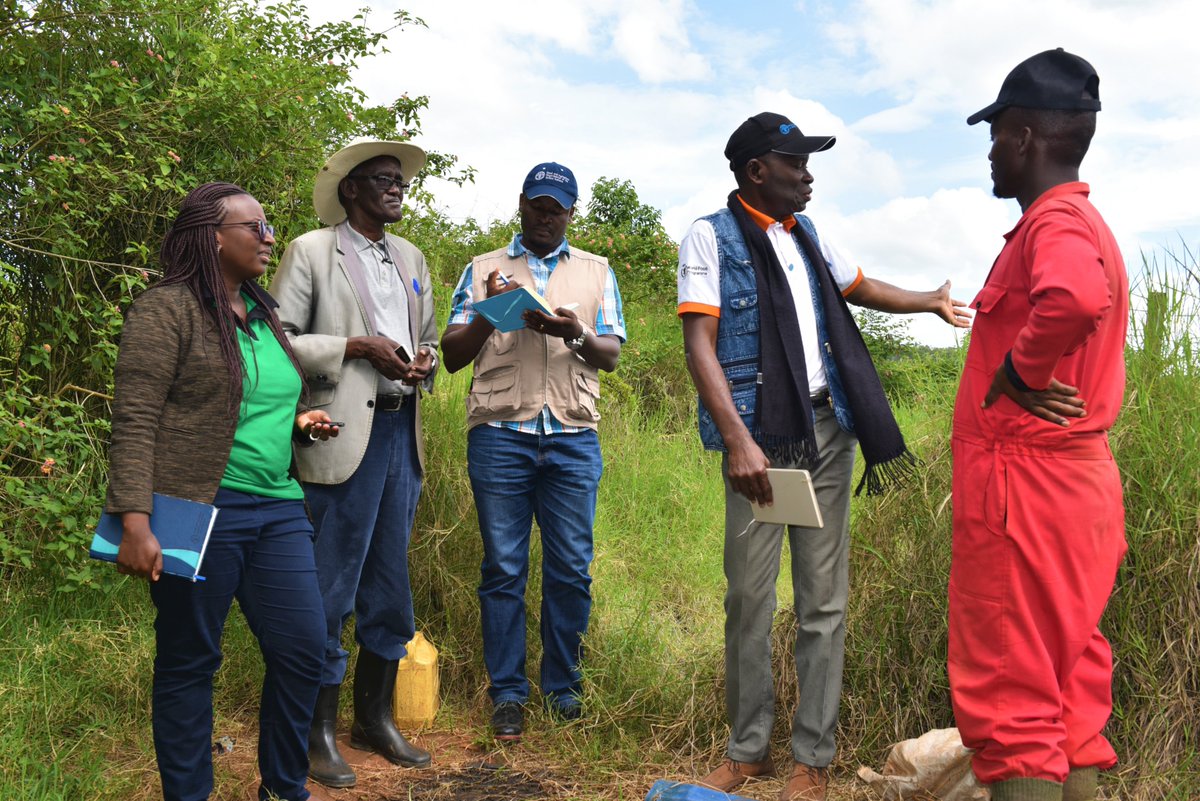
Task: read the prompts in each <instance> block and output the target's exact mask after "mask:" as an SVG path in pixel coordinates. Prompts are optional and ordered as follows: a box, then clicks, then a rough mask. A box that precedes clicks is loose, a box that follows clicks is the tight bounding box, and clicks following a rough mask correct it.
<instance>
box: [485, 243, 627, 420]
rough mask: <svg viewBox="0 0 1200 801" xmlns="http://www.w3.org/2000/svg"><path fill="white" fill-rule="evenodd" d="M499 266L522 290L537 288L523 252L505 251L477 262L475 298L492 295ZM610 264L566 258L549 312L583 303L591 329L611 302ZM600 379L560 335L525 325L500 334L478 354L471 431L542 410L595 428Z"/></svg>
mask: <svg viewBox="0 0 1200 801" xmlns="http://www.w3.org/2000/svg"><path fill="white" fill-rule="evenodd" d="M496 269H499V270H500V271H501V272H502V273H503V274H504V275H506V276H509V277H510V278H511V279H512V280H514V281H520V282H521V285H522V286H526V287H529V288H531V289H534V288H535V287H536V283H535V282H534V280H533V273H531V272H530V270H529V265H528V264H527V263H526V261H525V256H524V254H522V255H521V256H518V257H517V258H515V259H514V258H511V257H510V256H509V255H508V251H507V249H506V248H501V249H500V250H494V251H492V252H491V253H487V254H484V255H483V256H479V257H478V258H476V259H474V260H473V261H472V266H471V280H472V292H473V295H472V297H476V298H484V297H487V277H488V276H489V275H491V274H492V272H493V271H495V270H496ZM607 278H608V261H607V260H606V259H604V258H603V257H601V256H594V255H592V254H591V253H587V252H585V251H582V250H579V249H577V248H571V250H570V252H569V254H564V255H562V256H559V259H558V264H557V265H555V267H554V270H553V272H551V273H550V280H549V282H547V284H546V292H545V294H544V297H545V298H546V300H547V301H549V303H550V308H552V309H557V308H559V307H561V306H567V305H569V304H571V303H578V304H579V306H578V307H577V308H576V309H575V310H574V311H575V314H576V316H577V317H579V319H580V321H582V322H583V324H584V325H586V326H587V327H588V329H589V330H590V329H591V328H592V327H593V326H594V325H595V321H596V315H597V313H598V312H599V310H600V304H601V302H602V301H603V299H604V282H605V280H606V279H607ZM599 398H600V376H599V374H598V372H597V370H596V368H595V367H592V366H591V365H590V364H588V363H587V362H586V361H584V360H583V357H582V356H580V355H579V354H577V353H575V352H574V351H572V350H570V349H568V348H567V346H566V344H565V343H564V342H563V341H562V340H561V339H559V338H558V337H548V336H543V335H542V334H539V333H536V332H534V331H530V330H529V329H528V328H520V329H518V330H516V331H510V332H509V333H507V334H505V333H501V332H500V331H493V332H492V335H491V336H490V337H488V340H487V342H485V343H484V344H483V347H482V348H481V349H480V351H479V355H478V356H476V357H475V373H474V376H473V377H472V379H471V391H470V393H469V394H468V395H467V427H468V428H474V427H475V426H477V425H480V424H481V423H492V422H502V421H522V420H532V419H533V418H534V417H536V416H537V415H538V414H539V413H540V412H541V411H542V407H543V406H549V407H550V411H551V413H552V414H553V415H554V417H555V418H556V419H557V420H558V421H559V422H560V423H562V424H563V425H568V426H576V427H579V428H591V429H595V428H596V422H597V421H598V420H599V419H600V413H599V412H597V411H596V401H597V400H598V399H599Z"/></svg>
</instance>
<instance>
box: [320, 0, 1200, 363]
mask: <svg viewBox="0 0 1200 801" xmlns="http://www.w3.org/2000/svg"><path fill="white" fill-rule="evenodd" d="M361 4H362V3H346V2H344V0H309V7H310V9H311V12H312V16H313V18H314V20H318V21H319V20H324V19H330V18H337V17H339V16H343V15H346V14H348V13H349V12H348V11H347V9H349V8H353V7H355V6H357V5H361ZM370 4H371V5H372V6H373V9H372V12H371V14H370V16H369V18H368V19H369V24H371V25H372V27H376V28H380V27H386V26H387V25H388V24H390V20H391V17H392V14H393V13H394V12H395V10H396V9H397V7H402V8H404V9H405V10H407V11H409V12H410V13H412V14H414V15H416V16H418V17H421V18H422V19H424V20H425V22H426V23H427V24H428V28H427V29H422V28H410V29H406V30H404V31H403V32H400V33H397V34H393V35H392V37H391V38H390V40H389V44H388V46H389V48H390V51H391V52H389V53H387V54H383V55H380V56H378V57H375V58H373V59H371V60H369V61H367V62H366V63H364V64H363V65H362V67H361V69H360V71H359V74H358V76H357V81H358V84H359V86H360V87H361V88H362V89H363V90H364V91H366V92H367V94H368V96H369V98H370V100H371V101H372V102H377V103H387V102H390V101H391V100H393V99H394V98H395V97H397V96H398V95H400V94H401V93H404V92H408V93H409V94H425V95H428V96H429V98H430V106H429V109H428V111H427V112H426V113H425V114H424V115H423V117H422V124H423V134H422V137H421V138H420V139H419V140H418V144H422V145H424V146H426V147H428V148H431V149H436V150H440V151H443V152H448V153H454V154H456V155H457V156H459V158H460V159H461V160H462V161H463V162H464V163H465V164H469V165H471V166H473V167H475V168H476V169H477V170H478V175H477V178H476V182H475V184H474V185H472V186H468V187H465V188H464V189H461V190H459V189H457V188H455V187H453V186H443V187H435V191H436V192H437V197H438V202H439V205H441V206H442V207H443V208H444V209H445V211H446V212H447V213H448V214H449V215H450V216H452V217H455V218H465V217H475V218H476V219H479V220H489V219H492V218H496V217H507V216H509V215H510V214H511V213H512V212H513V210H514V209H515V206H516V199H517V195H518V194H519V192H520V186H521V181H522V179H523V178H524V176H525V173H526V172H527V171H528V169H529V168H530V167H532V166H533V165H534V164H535V163H537V162H539V161H551V160H553V161H560V162H562V163H564V164H566V165H567V166H569V167H571V168H572V169H573V170H574V171H575V174H576V176H577V177H578V178H579V180H580V182H581V184H582V185H583V186H584V187H590V186H591V184H592V183H593V182H594V181H595V180H596V179H597V178H600V177H601V176H608V177H612V178H619V179H623V180H624V179H627V180H630V181H632V182H633V184H634V186H635V187H636V188H637V190H638V194H639V196H640V197H641V199H642V200H643V202H646V203H650V204H651V205H654V206H656V207H657V208H660V209H661V210H662V212H663V221H664V223H665V224H666V227H667V230H668V232H670V233H671V235H672V236H673V237H675V238H676V239H677V240H678V238H679V237H680V236H682V234H683V232H684V231H685V230H686V229H687V226H688V224H689V223H690V222H691V221H692V220H693V219H695V218H696V217H697V216H700V215H702V214H707V213H709V212H711V211H713V210H715V209H717V208H718V207H720V206H721V205H723V203H724V198H725V195H726V194H727V192H728V191H729V189H731V188H732V186H733V182H732V176H731V174H730V172H729V170H728V167H727V164H726V162H725V161H724V159H723V157H722V155H721V152H722V150H723V149H724V145H725V140H726V139H727V138H728V136H729V134H730V133H731V132H732V131H733V129H734V128H736V127H737V125H738V124H739V123H741V121H742V120H744V119H745V118H746V117H748V116H750V115H751V114H754V113H756V112H759V111H763V110H770V111H777V112H780V113H783V114H786V115H788V116H789V117H791V119H792V120H793V121H794V122H796V123H797V124H798V125H799V126H800V128H801V129H802V130H803V131H804V132H805V133H808V134H833V135H836V136H837V140H838V141H837V145H836V146H835V147H834V148H833V149H832V150H830V151H828V152H826V153H821V154H818V155H816V156H814V157H813V159H812V161H811V163H810V166H811V167H812V170H813V174H814V175H815V177H816V183H815V185H814V190H815V194H814V198H813V201H812V203H811V204H810V205H809V208H808V212H809V214H810V215H811V216H812V218H813V219H814V221H816V223H817V225H818V230H820V231H822V232H823V233H824V234H825V235H826V236H830V237H836V238H837V241H838V243H839V245H841V247H842V248H843V249H844V250H846V251H848V252H849V253H851V254H853V256H854V257H855V259H856V260H857V261H858V262H859V263H860V264H861V265H862V267H863V269H864V271H865V272H867V274H869V275H872V276H874V277H878V278H882V279H884V280H888V281H891V282H893V283H896V284H900V285H902V286H906V287H911V288H914V289H923V288H932V287H934V286H937V285H938V284H939V283H941V281H942V280H944V279H945V278H950V279H951V280H952V281H953V282H954V287H955V288H954V294H955V295H956V296H957V297H960V298H962V299H963V300H970V299H971V298H972V297H973V296H974V293H975V292H976V291H977V290H978V289H979V287H980V286H981V285H982V283H983V280H984V278H985V276H986V274H987V270H988V268H989V267H990V266H991V263H992V259H993V258H994V257H995V255H996V253H997V251H998V249H999V247H1000V245H1001V243H1002V240H1001V236H1002V234H1004V232H1005V231H1007V230H1008V229H1009V228H1010V227H1011V226H1012V224H1013V223H1014V222H1015V221H1016V219H1017V217H1018V216H1019V209H1018V208H1017V205H1016V203H1015V201H1001V200H997V199H995V198H993V197H992V196H991V191H990V189H991V184H990V180H989V178H988V163H987V150H988V146H989V144H988V130H987V126H986V125H985V124H980V125H977V126H973V127H968V126H967V125H966V123H965V118H966V117H967V115H969V114H971V113H972V112H974V111H976V110H978V109H980V108H982V107H983V106H985V105H987V104H988V103H990V102H991V101H992V100H994V99H995V96H996V93H997V91H998V90H999V87H1000V83H1001V81H1002V80H1003V79H1004V76H1005V75H1006V74H1007V72H1008V71H1009V70H1010V69H1011V68H1012V67H1013V66H1015V65H1016V64H1017V62H1019V61H1021V60H1022V59H1024V58H1026V57H1027V56H1030V55H1033V54H1034V53H1037V52H1039V51H1041V50H1046V49H1049V48H1053V47H1064V48H1066V49H1067V50H1069V51H1071V52H1074V53H1078V54H1079V55H1082V56H1084V57H1085V58H1087V59H1088V60H1089V61H1091V62H1092V64H1093V65H1095V67H1096V69H1097V71H1098V72H1099V74H1100V95H1101V99H1102V102H1103V104H1104V109H1103V111H1102V112H1101V114H1100V117H1099V128H1098V132H1097V135H1096V138H1095V140H1094V141H1093V144H1092V149H1091V152H1090V153H1089V154H1088V157H1087V159H1086V160H1085V161H1084V164H1083V170H1082V174H1083V178H1084V180H1086V181H1088V182H1089V183H1090V184H1091V185H1092V188H1093V192H1092V199H1093V200H1094V201H1095V202H1096V204H1097V206H1098V207H1099V208H1100V209H1101V211H1102V212H1103V213H1104V215H1105V217H1106V218H1107V220H1108V222H1109V224H1110V226H1111V227H1112V228H1113V230H1114V232H1115V233H1116V235H1117V237H1118V239H1119V240H1120V242H1121V244H1122V247H1123V248H1124V250H1125V253H1126V259H1127V262H1129V266H1130V271H1131V272H1134V271H1135V269H1136V263H1137V262H1140V251H1141V250H1145V249H1152V248H1155V247H1159V246H1162V245H1164V244H1166V245H1168V246H1171V247H1173V248H1174V249H1175V250H1176V251H1179V250H1180V249H1181V247H1182V246H1183V245H1184V244H1186V245H1187V246H1188V247H1189V248H1191V250H1192V251H1193V252H1196V250H1197V249H1198V248H1197V241H1198V240H1200V202H1198V201H1197V200H1196V199H1195V197H1194V196H1193V195H1192V194H1191V191H1192V189H1193V188H1195V187H1197V186H1198V185H1200V152H1198V151H1200V59H1197V58H1195V55H1194V54H1195V49H1196V35H1197V34H1196V31H1197V29H1198V27H1200V25H1198V23H1200V4H1198V3H1195V2H1194V1H1193V0H1006V2H1004V3H981V2H977V0H848V1H847V2H823V1H821V0H742V2H737V3H735V2H728V1H722V0H589V1H588V2H586V3H585V2H564V0H509V1H508V2H496V0H403V2H402V3H400V4H399V6H398V5H397V3H395V2H392V0H373V2H371V3H370ZM584 201H586V198H584ZM910 330H911V331H912V333H913V334H915V335H916V336H918V337H919V338H920V339H922V340H924V341H926V342H929V343H931V344H939V345H941V344H950V343H952V342H953V341H954V334H953V332H952V331H951V329H949V327H948V326H945V325H943V324H941V323H939V322H938V321H936V320H932V319H930V320H920V319H914V320H913V322H912V325H911V328H910Z"/></svg>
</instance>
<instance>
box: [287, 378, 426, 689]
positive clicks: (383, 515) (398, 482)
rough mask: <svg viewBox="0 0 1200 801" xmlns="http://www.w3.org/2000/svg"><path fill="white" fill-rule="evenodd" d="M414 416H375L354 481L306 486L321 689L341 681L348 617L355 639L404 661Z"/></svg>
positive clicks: (412, 406)
mask: <svg viewBox="0 0 1200 801" xmlns="http://www.w3.org/2000/svg"><path fill="white" fill-rule="evenodd" d="M415 413H416V402H415V401H409V402H408V403H405V404H404V406H402V407H401V408H400V409H398V410H397V411H394V412H383V411H380V412H376V413H375V419H374V421H373V422H372V423H371V438H370V440H369V441H368V442H367V451H366V453H364V454H363V458H362V462H361V463H360V464H359V465H358V469H357V470H355V471H354V475H352V476H350V478H348V479H347V480H346V481H344V482H342V483H341V484H305V485H304V494H305V496H306V497H307V498H308V505H309V508H310V509H311V510H312V513H313V524H314V526H315V527H316V530H317V540H316V546H315V547H316V557H317V573H318V577H319V581H320V584H321V598H322V599H323V600H324V602H325V637H326V639H325V648H324V650H325V669H324V673H323V675H322V677H321V684H324V685H328V684H341V683H342V679H344V678H345V676H346V658H347V657H348V656H349V652H348V651H347V650H346V649H345V648H343V647H342V628H343V627H344V626H345V625H346V621H347V620H348V619H349V618H350V613H351V612H353V613H354V638H355V640H357V641H358V644H359V645H361V646H362V647H363V648H366V649H367V650H368V651H370V652H371V653H373V654H375V655H377V656H379V657H381V658H383V659H389V660H390V659H400V658H401V657H403V656H404V644H405V643H406V642H408V641H409V640H411V639H412V636H413V632H414V631H415V625H414V623H413V606H412V591H411V590H410V589H409V584H408V540H409V534H410V532H411V530H412V522H413V515H415V514H416V511H417V499H418V498H419V497H420V496H421V468H420V466H419V464H418V462H417V443H416V437H415V432H414V426H415V422H416V421H415Z"/></svg>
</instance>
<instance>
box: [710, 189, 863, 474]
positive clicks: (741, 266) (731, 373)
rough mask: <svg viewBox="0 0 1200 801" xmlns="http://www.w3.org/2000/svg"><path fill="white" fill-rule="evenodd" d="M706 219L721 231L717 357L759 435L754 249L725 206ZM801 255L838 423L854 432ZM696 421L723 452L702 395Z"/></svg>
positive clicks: (737, 404)
mask: <svg viewBox="0 0 1200 801" xmlns="http://www.w3.org/2000/svg"><path fill="white" fill-rule="evenodd" d="M701 219H704V220H707V221H708V222H709V223H711V224H712V227H713V231H715V232H716V235H717V259H718V264H719V269H720V276H721V317H720V320H719V322H718V325H717V361H718V362H719V363H720V365H721V369H722V370H723V371H724V373H725V380H726V382H727V383H728V385H729V392H730V394H731V395H732V396H733V406H734V408H735V409H737V411H738V414H739V415H740V416H741V418H742V423H743V424H744V425H745V426H746V428H747V430H749V431H750V433H751V434H753V433H755V407H756V406H757V404H758V392H759V387H760V386H761V385H762V374H761V373H760V372H759V353H758V282H757V281H756V279H755V276H754V264H753V262H751V260H750V251H749V250H748V249H747V247H746V242H745V240H744V239H743V238H742V232H741V230H740V229H739V228H738V224H737V220H735V219H734V217H733V213H732V212H730V211H729V209H721V210H720V211H718V212H716V213H715V214H710V215H708V216H707V217H702V218H701ZM796 221H797V223H799V224H800V225H802V226H804V230H805V231H807V232H808V235H809V236H811V237H812V240H813V242H814V243H815V244H816V245H817V247H818V249H819V248H820V240H818V239H817V229H816V228H815V227H814V226H813V224H812V221H811V220H809V219H808V217H805V216H804V215H803V214H797V215H796ZM799 250H800V257H801V258H802V259H803V260H804V266H805V268H806V269H807V272H808V277H809V286H810V288H811V291H812V297H813V306H814V311H815V312H816V318H817V333H818V334H819V336H820V338H821V362H822V363H823V364H824V365H825V376H826V378H827V380H828V381H829V394H830V398H831V399H832V401H833V410H834V414H835V416H836V417H837V421H838V424H839V425H840V426H841V427H842V428H843V429H844V430H846V431H849V432H853V431H854V421H853V419H852V418H851V416H850V407H849V404H848V403H847V402H846V393H845V391H844V390H843V387H842V382H841V378H840V376H839V374H838V369H837V365H836V364H834V360H833V354H832V350H831V347H830V344H829V334H828V331H827V326H826V325H825V309H824V307H823V305H822V303H821V294H820V292H819V291H818V287H817V286H816V284H815V280H814V278H813V272H812V270H813V267H812V265H810V264H809V263H808V256H807V254H806V253H805V252H804V249H803V248H799ZM697 419H698V421H699V425H700V441H701V442H702V443H704V448H705V450H710V451H724V450H725V443H724V441H723V440H722V439H721V432H720V431H719V430H718V429H717V424H716V423H714V422H713V419H712V415H711V414H709V413H708V409H705V408H704V403H703V402H701V401H700V400H699V399H697Z"/></svg>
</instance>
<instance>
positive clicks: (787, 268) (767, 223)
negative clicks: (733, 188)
mask: <svg viewBox="0 0 1200 801" xmlns="http://www.w3.org/2000/svg"><path fill="white" fill-rule="evenodd" d="M740 199H741V198H740V197H739V200H740ZM742 205H743V206H744V207H745V209H746V211H747V213H748V214H749V215H750V219H752V220H753V221H754V222H755V223H757V224H758V225H759V227H760V228H762V229H763V230H764V231H765V232H766V234H767V240H768V241H770V243H771V247H772V248H773V249H774V251H775V256H776V257H777V258H778V259H779V263H780V265H782V266H783V271H784V274H785V275H786V276H787V281H788V286H789V287H790V288H791V290H792V301H793V303H794V304H795V306H796V319H797V321H798V322H799V324H800V338H801V339H802V340H803V342H804V363H805V365H806V366H807V367H808V388H809V392H810V393H815V392H820V391H821V390H823V389H825V387H827V386H828V385H829V382H828V380H827V379H826V378H825V364H824V362H823V361H822V360H821V341H820V336H819V335H818V334H817V317H816V313H815V312H814V311H813V298H812V288H811V285H810V284H809V279H808V270H807V269H806V268H805V266H804V265H805V261H804V256H803V255H802V254H801V252H800V248H799V246H798V245H797V243H796V240H795V238H794V237H793V236H792V235H791V233H790V232H791V229H792V227H793V226H795V225H796V224H797V223H796V221H795V219H793V218H789V219H788V220H785V221H784V222H783V223H780V222H778V221H777V220H772V219H771V218H770V217H768V216H767V215H765V214H763V213H761V212H759V211H758V210H757V209H753V208H751V207H750V206H748V205H747V204H746V202H745V201H742ZM820 249H821V255H822V256H824V257H825V261H826V262H827V263H828V264H829V269H830V272H832V273H833V280H834V281H835V282H836V283H837V286H838V289H840V290H841V292H842V295H843V296H845V295H848V294H850V293H851V292H853V291H854V290H855V288H856V287H857V286H858V285H859V283H860V282H861V281H862V270H860V269H859V268H858V267H857V266H856V265H855V264H854V262H852V261H851V260H850V259H849V258H848V257H847V256H846V255H845V253H844V252H842V251H841V250H839V249H838V248H836V247H835V246H833V245H832V244H830V242H829V239H828V238H827V237H821V241H820ZM677 287H678V296H679V307H678V314H680V315H684V314H689V313H695V314H707V315H710V316H712V317H720V316H721V266H720V259H719V257H718V255H717V234H716V231H714V230H713V227H712V223H710V222H709V221H708V220H696V221H695V222H694V223H692V226H691V228H689V229H688V232H687V234H686V235H684V237H683V241H682V242H680V243H679V273H678V279H677ZM761 302H762V301H761V300H760V304H761Z"/></svg>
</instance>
